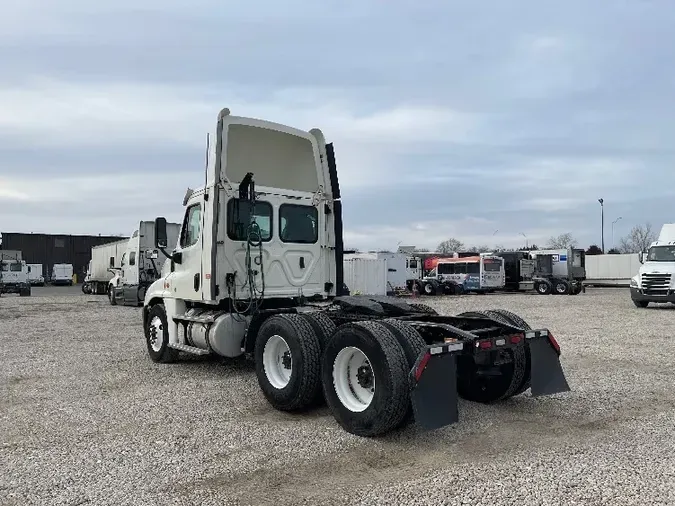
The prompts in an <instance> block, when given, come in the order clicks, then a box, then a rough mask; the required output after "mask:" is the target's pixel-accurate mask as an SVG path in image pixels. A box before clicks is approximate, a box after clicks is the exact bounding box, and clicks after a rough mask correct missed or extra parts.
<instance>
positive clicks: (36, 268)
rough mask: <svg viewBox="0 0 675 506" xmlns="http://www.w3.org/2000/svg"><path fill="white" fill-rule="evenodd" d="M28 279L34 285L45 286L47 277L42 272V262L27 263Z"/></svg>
mask: <svg viewBox="0 0 675 506" xmlns="http://www.w3.org/2000/svg"><path fill="white" fill-rule="evenodd" d="M27 265H28V268H29V271H28V281H29V283H30V284H31V285H33V286H45V277H44V275H43V274H42V264H27Z"/></svg>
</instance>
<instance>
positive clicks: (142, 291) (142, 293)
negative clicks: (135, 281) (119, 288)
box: [136, 286, 148, 306]
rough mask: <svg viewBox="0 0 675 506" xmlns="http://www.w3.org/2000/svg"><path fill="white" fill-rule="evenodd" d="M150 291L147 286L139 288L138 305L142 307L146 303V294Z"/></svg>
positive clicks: (137, 294) (137, 293)
mask: <svg viewBox="0 0 675 506" xmlns="http://www.w3.org/2000/svg"><path fill="white" fill-rule="evenodd" d="M147 291H148V288H147V287H146V286H140V287H138V291H137V292H136V296H137V305H138V306H142V305H143V303H144V302H145V293H146V292H147Z"/></svg>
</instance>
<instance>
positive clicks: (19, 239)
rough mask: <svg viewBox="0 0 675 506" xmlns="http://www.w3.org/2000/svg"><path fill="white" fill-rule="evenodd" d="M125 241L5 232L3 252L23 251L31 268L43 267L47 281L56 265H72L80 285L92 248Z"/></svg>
mask: <svg viewBox="0 0 675 506" xmlns="http://www.w3.org/2000/svg"><path fill="white" fill-rule="evenodd" d="M121 239H126V237H121V236H100V235H60V234H59V235H51V234H22V233H15V232H2V244H1V245H0V249H2V250H15V251H16V250H18V251H21V257H22V259H23V260H24V261H25V262H26V263H27V264H42V272H43V273H44V274H45V279H48V278H49V276H51V272H52V267H53V266H54V264H72V265H73V272H74V273H75V274H77V281H78V283H79V282H81V281H82V279H83V278H84V273H85V272H86V270H87V265H88V264H89V260H91V248H92V246H98V245H100V244H106V243H109V242H114V241H119V240H121Z"/></svg>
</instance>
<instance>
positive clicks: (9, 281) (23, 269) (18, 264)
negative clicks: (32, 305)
mask: <svg viewBox="0 0 675 506" xmlns="http://www.w3.org/2000/svg"><path fill="white" fill-rule="evenodd" d="M30 270H31V269H30V267H29V266H28V265H26V262H25V261H24V260H0V294H3V293H17V294H19V295H20V296H21V297H26V296H29V295H30V294H31V285H30V281H29V275H30Z"/></svg>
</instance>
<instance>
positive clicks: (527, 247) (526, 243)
mask: <svg viewBox="0 0 675 506" xmlns="http://www.w3.org/2000/svg"><path fill="white" fill-rule="evenodd" d="M520 235H522V236H523V237H524V238H525V249H530V245H529V244H528V242H527V236H526V235H525V234H524V233H523V232H521V233H520Z"/></svg>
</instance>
